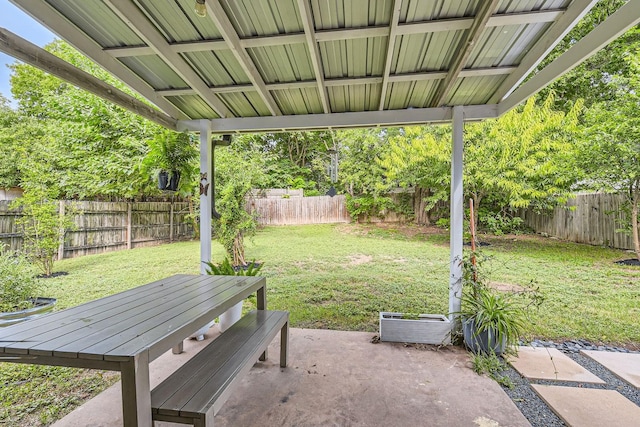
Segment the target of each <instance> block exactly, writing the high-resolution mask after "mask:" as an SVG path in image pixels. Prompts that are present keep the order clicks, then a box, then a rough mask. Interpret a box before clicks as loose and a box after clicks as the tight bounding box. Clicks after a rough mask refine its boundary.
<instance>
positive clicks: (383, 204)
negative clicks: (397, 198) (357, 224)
mask: <svg viewBox="0 0 640 427" xmlns="http://www.w3.org/2000/svg"><path fill="white" fill-rule="evenodd" d="M393 206H394V203H393V200H391V198H389V197H386V196H373V195H369V194H367V195H363V196H349V195H347V211H348V212H349V215H350V216H351V218H352V219H353V220H354V221H357V220H358V219H359V218H360V217H363V218H364V220H365V221H368V220H370V219H371V218H372V217H383V216H384V212H385V210H387V209H392V208H393Z"/></svg>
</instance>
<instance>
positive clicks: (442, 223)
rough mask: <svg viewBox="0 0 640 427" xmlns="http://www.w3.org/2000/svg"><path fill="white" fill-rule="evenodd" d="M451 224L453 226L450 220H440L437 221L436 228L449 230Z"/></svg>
mask: <svg viewBox="0 0 640 427" xmlns="http://www.w3.org/2000/svg"><path fill="white" fill-rule="evenodd" d="M449 224H451V220H450V219H449V218H440V219H438V220H437V221H436V226H437V227H440V228H444V229H449Z"/></svg>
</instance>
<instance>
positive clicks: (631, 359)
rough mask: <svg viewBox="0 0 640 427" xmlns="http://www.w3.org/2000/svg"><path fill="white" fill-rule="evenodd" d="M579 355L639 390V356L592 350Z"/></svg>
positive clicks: (583, 351) (639, 421)
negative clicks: (596, 363)
mask: <svg viewBox="0 0 640 427" xmlns="http://www.w3.org/2000/svg"><path fill="white" fill-rule="evenodd" d="M580 353H582V354H584V355H585V356H587V357H590V358H592V359H593V360H595V361H596V362H598V363H600V364H601V365H603V366H604V367H605V368H607V369H608V370H610V371H611V372H613V373H614V374H616V375H617V376H618V377H620V379H622V380H624V381H626V382H628V383H629V384H631V385H633V386H634V387H636V388H640V354H632V353H613V352H610V351H593V350H582V351H581V352H580ZM638 424H640V420H638Z"/></svg>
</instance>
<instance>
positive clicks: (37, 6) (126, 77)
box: [11, 0, 187, 119]
mask: <svg viewBox="0 0 640 427" xmlns="http://www.w3.org/2000/svg"><path fill="white" fill-rule="evenodd" d="M11 1H12V3H14V4H16V6H18V7H19V8H20V9H22V10H23V11H24V12H26V13H27V14H28V15H29V16H31V17H32V18H33V19H35V20H36V21H38V22H40V23H41V24H42V25H44V26H45V27H48V28H50V29H51V30H52V31H54V32H55V33H56V34H57V35H58V36H60V37H62V38H64V39H65V40H66V41H67V42H68V43H69V44H71V45H72V46H73V47H75V48H76V49H77V50H79V51H80V52H82V53H83V54H84V55H86V56H87V57H89V58H91V60H93V61H94V62H96V63H97V64H99V65H100V66H102V67H103V68H104V69H105V70H109V72H110V73H111V74H113V75H114V76H116V77H117V78H119V79H120V80H122V81H123V82H124V83H125V84H126V85H128V86H129V87H130V88H131V89H133V90H134V91H136V92H138V93H139V94H140V95H142V96H143V97H145V98H146V99H147V100H149V101H150V102H151V103H152V104H154V105H156V106H157V107H158V108H160V109H161V110H162V111H163V112H165V113H166V114H168V115H170V116H172V117H175V118H177V119H185V118H187V115H186V114H185V113H184V112H182V111H181V110H179V109H178V108H176V106H175V105H173V104H171V103H170V102H168V101H167V100H166V99H164V98H163V97H161V96H158V95H157V94H156V93H154V91H153V88H151V87H150V86H149V84H148V83H147V82H145V81H144V80H143V79H142V78H140V76H138V75H137V74H135V73H134V72H133V71H131V70H130V69H129V68H127V67H125V66H124V64H122V63H121V62H120V61H118V60H116V59H114V58H112V57H111V56H110V55H108V54H106V53H104V52H103V51H102V50H101V49H100V46H99V45H98V44H97V43H96V42H95V41H94V40H92V39H91V38H89V36H87V34H85V33H84V32H82V31H80V30H79V29H78V27H76V26H75V25H73V24H72V23H70V22H69V21H68V20H67V19H66V18H64V17H63V16H62V15H60V13H59V12H58V11H57V10H56V9H54V8H53V6H51V5H50V4H49V3H47V2H36V1H20V2H18V1H17V0H11Z"/></svg>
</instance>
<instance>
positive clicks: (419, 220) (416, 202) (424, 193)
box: [413, 187, 431, 225]
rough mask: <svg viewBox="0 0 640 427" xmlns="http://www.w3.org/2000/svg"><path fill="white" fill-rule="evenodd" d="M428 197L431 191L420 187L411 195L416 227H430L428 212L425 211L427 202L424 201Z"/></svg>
mask: <svg viewBox="0 0 640 427" xmlns="http://www.w3.org/2000/svg"><path fill="white" fill-rule="evenodd" d="M430 195H431V191H430V190H429V189H428V188H421V187H416V191H415V193H414V194H413V213H414V215H415V222H416V224H418V225H431V219H430V218H429V211H427V210H426V207H427V202H426V201H425V199H426V198H427V197H429V196H430Z"/></svg>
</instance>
